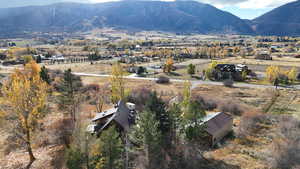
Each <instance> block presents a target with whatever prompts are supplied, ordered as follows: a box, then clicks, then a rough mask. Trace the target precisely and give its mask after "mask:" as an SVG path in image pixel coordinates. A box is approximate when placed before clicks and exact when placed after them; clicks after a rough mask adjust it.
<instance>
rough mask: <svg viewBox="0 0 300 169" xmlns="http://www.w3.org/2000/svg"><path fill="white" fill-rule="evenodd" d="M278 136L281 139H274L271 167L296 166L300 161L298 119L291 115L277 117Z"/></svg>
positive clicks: (299, 124)
mask: <svg viewBox="0 0 300 169" xmlns="http://www.w3.org/2000/svg"><path fill="white" fill-rule="evenodd" d="M279 121H280V123H279V129H280V131H279V133H278V137H280V138H281V140H282V141H274V143H273V144H274V146H273V149H272V151H271V153H272V154H273V156H272V157H273V159H272V161H271V162H272V167H273V168H282V169H290V168H298V167H299V161H300V155H299V154H300V135H299V133H300V121H299V120H297V119H295V118H294V117H292V116H282V117H281V118H279Z"/></svg>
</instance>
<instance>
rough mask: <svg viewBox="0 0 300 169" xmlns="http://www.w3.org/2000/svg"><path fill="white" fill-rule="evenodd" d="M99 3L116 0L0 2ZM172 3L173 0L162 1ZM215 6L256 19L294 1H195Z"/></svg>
mask: <svg viewBox="0 0 300 169" xmlns="http://www.w3.org/2000/svg"><path fill="white" fill-rule="evenodd" d="M70 1H72V2H83V3H101V2H107V1H118V0H0V3H1V7H16V6H27V5H46V4H51V3H57V2H70ZM162 1H174V0H162ZM196 1H199V2H204V3H208V4H211V5H214V6H216V7H217V8H219V9H222V10H225V11H228V12H230V13H232V14H234V15H236V16H238V17H240V18H242V19H253V18H256V17H258V16H260V15H262V14H264V13H266V12H268V11H270V10H272V9H274V8H276V7H278V6H281V5H283V4H286V3H289V2H292V1H295V0H196ZM1 7H0V8H1Z"/></svg>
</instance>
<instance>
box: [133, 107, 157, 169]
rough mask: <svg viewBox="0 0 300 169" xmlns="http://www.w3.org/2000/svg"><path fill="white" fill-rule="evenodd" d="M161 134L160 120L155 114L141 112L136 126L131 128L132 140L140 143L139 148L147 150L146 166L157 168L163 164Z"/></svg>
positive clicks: (151, 168)
mask: <svg viewBox="0 0 300 169" xmlns="http://www.w3.org/2000/svg"><path fill="white" fill-rule="evenodd" d="M161 136H162V135H161V133H160V130H159V122H158V121H157V120H156V118H155V114H153V113H152V112H151V111H144V112H141V113H140V114H139V116H138V121H137V124H136V126H134V127H133V128H132V130H131V133H130V140H131V141H132V142H133V143H134V144H136V145H138V147H139V149H143V150H144V151H145V152H146V153H145V154H146V156H147V159H148V162H147V164H146V168H149V169H155V168H159V167H157V166H161V163H162V154H161V153H162V152H161V144H160V143H161Z"/></svg>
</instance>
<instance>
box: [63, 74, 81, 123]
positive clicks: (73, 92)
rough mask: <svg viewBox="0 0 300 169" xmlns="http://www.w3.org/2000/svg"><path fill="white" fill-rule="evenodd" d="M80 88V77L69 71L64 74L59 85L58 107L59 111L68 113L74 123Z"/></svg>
mask: <svg viewBox="0 0 300 169" xmlns="http://www.w3.org/2000/svg"><path fill="white" fill-rule="evenodd" d="M81 87H82V82H81V79H80V77H78V76H75V75H73V74H72V71H71V69H68V70H66V71H65V72H64V76H63V78H62V79H61V81H60V84H59V91H60V93H61V95H60V96H59V106H60V108H61V109H63V110H66V111H68V112H69V113H70V116H71V118H72V119H73V122H75V121H76V111H77V108H78V103H79V97H78V93H79V90H80V88H81Z"/></svg>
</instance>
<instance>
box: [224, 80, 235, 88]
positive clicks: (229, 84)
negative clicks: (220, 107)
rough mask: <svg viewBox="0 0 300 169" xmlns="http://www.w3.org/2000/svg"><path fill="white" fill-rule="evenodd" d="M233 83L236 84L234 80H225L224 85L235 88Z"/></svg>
mask: <svg viewBox="0 0 300 169" xmlns="http://www.w3.org/2000/svg"><path fill="white" fill-rule="evenodd" d="M233 83H234V82H233V80H231V79H226V80H224V82H223V85H224V86H226V87H233Z"/></svg>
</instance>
